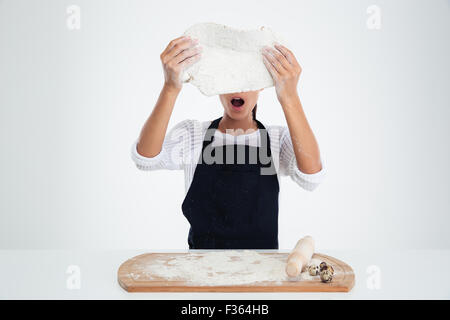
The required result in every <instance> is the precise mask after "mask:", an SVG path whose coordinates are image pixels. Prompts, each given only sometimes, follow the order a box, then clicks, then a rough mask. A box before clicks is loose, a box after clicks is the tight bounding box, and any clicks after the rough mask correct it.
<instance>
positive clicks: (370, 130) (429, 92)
mask: <svg viewBox="0 0 450 320" xmlns="http://www.w3.org/2000/svg"><path fill="white" fill-rule="evenodd" d="M70 5H75V6H77V7H78V8H79V9H80V17H81V20H80V26H81V28H80V29H75V30H73V29H71V28H69V27H68V25H67V19H68V17H69V14H67V12H66V10H67V8H68V7H69V6H70ZM371 5H375V6H376V8H375V10H378V9H380V10H381V11H380V12H381V16H380V17H381V20H380V21H381V24H380V25H379V26H380V28H379V29H371V28H369V27H373V26H374V24H370V23H369V27H368V25H367V20H368V19H370V17H371V16H373V11H370V10H369V11H370V13H367V9H368V8H369V7H370V6H371ZM449 18H450V2H449V1H448V0H447V1H444V0H441V1H438V0H434V1H425V0H423V1H381V0H374V1H360V0H352V1H350V0H346V1H333V0H326V1H325V0H323V1H282V0H278V1H242V0H239V1H234V0H229V1H226V2H223V1H220V2H219V1H193V2H188V1H159V2H154V1H129V0H128V1H125V0H124V1H106V0H102V1H99V0H95V1H93V0H90V1H88V0H83V1H81V0H72V1H50V0H45V1H43V0H42V1H31V0H30V1H23V0H3V1H2V0H0V130H1V135H0V139H1V160H0V161H1V162H0V177H1V178H0V192H1V193H0V196H1V199H0V200H1V201H0V248H2V249H22V248H44V249H46V248H48V249H50V248H52V249H53V248H58V249H66V248H69V249H80V248H81V249H82V248H99V249H131V248H133V249H141V248H142V249H146V250H149V249H185V248H187V243H186V238H187V232H188V223H187V221H186V220H185V218H184V217H183V215H182V212H181V202H182V200H183V197H184V183H183V176H182V174H183V173H182V172H169V171H160V172H142V171H138V170H137V169H136V168H135V167H134V165H133V163H132V161H131V159H130V155H129V152H130V147H131V144H132V142H133V141H134V140H135V139H136V138H137V136H138V134H139V130H140V128H141V126H142V124H143V123H144V121H145V119H146V117H147V116H148V115H149V113H150V112H151V110H152V107H153V105H154V103H155V101H156V98H157V96H158V93H159V90H160V88H161V86H162V82H163V75H162V69H161V66H160V61H159V54H160V52H161V51H162V50H163V48H164V47H165V45H166V44H167V42H168V41H169V40H170V39H172V38H175V37H177V36H179V35H180V34H181V33H183V31H184V30H185V29H186V28H187V27H189V26H190V25H192V24H194V23H198V22H208V21H211V22H217V23H222V24H227V25H231V26H235V27H243V28H255V27H258V26H261V25H266V26H269V27H272V28H273V29H274V30H276V31H277V32H279V33H281V34H282V35H284V37H285V38H286V39H288V41H289V42H290V43H291V49H292V50H293V51H294V52H295V53H296V55H297V58H298V60H299V61H300V63H301V65H302V66H303V70H304V71H303V74H302V76H301V80H300V85H299V92H300V96H301V99H302V102H303V105H304V108H305V110H306V113H307V116H308V119H309V121H310V123H311V125H312V127H313V130H314V132H315V134H316V137H317V139H318V141H319V144H320V147H321V151H322V156H323V158H324V160H325V163H326V167H327V171H328V176H327V179H326V181H325V182H324V184H322V185H321V186H320V187H319V188H318V189H317V190H316V191H314V192H312V193H309V192H307V191H304V190H302V189H300V188H299V187H298V186H296V185H295V184H294V183H293V182H292V181H290V180H289V179H288V178H286V179H284V180H282V183H281V194H280V227H279V235H280V247H281V248H284V249H287V248H291V247H292V246H293V245H294V244H295V242H296V241H297V240H298V239H299V238H300V237H301V236H303V235H305V234H311V235H313V236H314V237H315V238H316V239H317V246H318V247H319V248H321V249H366V248H367V249H370V248H378V249H380V248H381V249H383V248H386V249H387V248H391V247H393V248H401V249H409V248H450V235H449V232H447V229H448V225H449V223H450V219H449V214H450V201H449V191H450V190H449V189H450V188H449V186H450V183H449V179H450V170H449V168H448V164H449V163H450V147H449V141H448V137H449V136H450V129H449V116H450V110H449V107H450V88H449V80H450V79H449V77H450V76H449V75H450V62H449V58H448V57H450V46H449V37H450V19H449ZM375 20H376V19H375ZM370 21H372V22H373V20H370ZM370 21H369V22H370ZM69 26H70V24H69ZM72 26H73V24H72ZM376 26H378V25H377V24H376V23H375V27H376ZM222 110H223V109H222V107H221V105H220V103H219V100H218V98H217V97H211V98H206V97H204V96H202V95H201V94H200V92H199V91H198V90H197V89H196V88H194V87H192V86H190V85H187V86H185V88H184V89H183V91H182V94H181V95H180V97H179V99H178V101H177V104H176V107H175V111H174V114H173V117H172V119H171V121H170V125H169V126H170V127H171V126H173V125H174V124H175V123H177V122H178V121H181V120H183V119H186V118H190V119H199V120H208V119H213V118H215V117H218V116H219V115H220V114H221V113H222ZM258 117H259V119H260V120H261V121H262V122H263V123H266V124H285V120H284V117H283V113H282V110H281V107H280V106H279V104H278V102H277V100H276V96H275V93H274V90H273V89H267V90H265V91H264V92H263V93H262V94H261V98H260V101H259V103H258Z"/></svg>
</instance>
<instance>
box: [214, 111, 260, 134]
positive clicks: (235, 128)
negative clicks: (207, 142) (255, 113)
mask: <svg viewBox="0 0 450 320" xmlns="http://www.w3.org/2000/svg"><path fill="white" fill-rule="evenodd" d="M218 129H219V130H220V131H221V132H223V133H230V131H231V133H233V132H234V134H235V135H239V134H243V133H251V132H253V131H255V130H258V125H257V124H256V121H255V120H253V117H252V115H250V117H248V118H245V119H241V120H236V119H233V118H231V117H229V116H228V115H227V114H226V113H225V114H224V115H223V117H222V119H221V120H220V122H219V128H218Z"/></svg>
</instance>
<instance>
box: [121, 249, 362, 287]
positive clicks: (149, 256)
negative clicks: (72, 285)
mask: <svg viewBox="0 0 450 320" xmlns="http://www.w3.org/2000/svg"><path fill="white" fill-rule="evenodd" d="M260 254H262V255H270V258H276V259H279V260H280V261H283V262H285V261H286V260H287V257H288V255H289V253H280V252H260ZM189 255H192V253H191V252H188V253H146V254H142V255H139V256H136V257H134V258H131V259H129V260H127V261H126V262H124V263H123V264H122V265H121V266H120V268H119V270H118V281H119V284H120V286H121V287H122V288H124V289H125V290H126V291H128V292H348V291H350V290H351V289H352V288H353V286H354V283H355V275H354V272H353V270H352V268H351V267H350V266H349V265H348V264H346V263H345V262H343V261H340V260H338V259H336V258H333V257H330V256H327V255H324V254H319V253H317V254H314V255H313V259H318V260H320V261H324V262H326V263H327V264H330V265H332V266H333V268H334V270H335V276H334V278H333V280H332V281H331V282H329V283H323V282H321V281H320V278H319V277H318V276H317V277H310V278H309V279H298V278H297V279H294V280H293V279H289V280H285V281H273V280H267V279H260V280H259V279H258V281H255V282H253V283H244V284H232V285H223V284H222V285H208V284H206V285H205V284H198V283H193V282H192V281H190V280H189V279H186V278H183V277H178V278H175V279H174V278H173V277H172V278H170V277H166V278H164V277H163V276H158V275H154V274H152V273H151V272H150V273H149V272H148V270H149V269H148V267H150V268H151V267H155V266H158V268H168V269H167V270H170V268H171V263H170V261H173V260H174V259H178V258H180V257H181V258H187V257H188V258H190V257H189ZM199 255H200V256H199ZM201 258H202V257H201V253H200V254H199V253H195V259H201ZM236 259H237V260H239V257H238V254H237V256H236ZM161 264H162V265H161Z"/></svg>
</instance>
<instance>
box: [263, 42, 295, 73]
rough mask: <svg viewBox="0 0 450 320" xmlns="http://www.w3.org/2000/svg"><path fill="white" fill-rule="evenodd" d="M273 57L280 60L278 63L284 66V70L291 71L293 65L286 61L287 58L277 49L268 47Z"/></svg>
mask: <svg viewBox="0 0 450 320" xmlns="http://www.w3.org/2000/svg"><path fill="white" fill-rule="evenodd" d="M267 50H268V51H269V52H270V53H271V54H272V56H273V57H274V58H275V59H277V60H278V62H279V63H280V64H281V65H282V66H283V68H284V69H286V70H290V69H291V67H292V65H291V64H290V63H289V61H288V60H287V59H286V57H285V56H284V55H283V54H282V53H281V52H280V51H278V50H277V49H274V48H271V47H268V49H267Z"/></svg>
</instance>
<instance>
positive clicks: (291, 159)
mask: <svg viewBox="0 0 450 320" xmlns="http://www.w3.org/2000/svg"><path fill="white" fill-rule="evenodd" d="M280 133H281V134H280V174H281V175H287V176H290V177H291V179H292V180H294V181H295V182H296V183H297V184H298V185H299V186H300V187H302V188H303V189H305V190H308V191H313V190H314V189H316V188H317V187H318V186H319V184H321V183H322V181H323V180H324V178H325V167H324V163H323V160H322V169H321V170H320V171H319V172H316V173H312V174H308V173H303V172H302V171H300V169H299V168H298V166H297V159H296V158H295V153H294V148H293V145H292V140H291V136H290V134H289V129H288V128H287V127H283V128H282V129H281V132H280Z"/></svg>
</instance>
